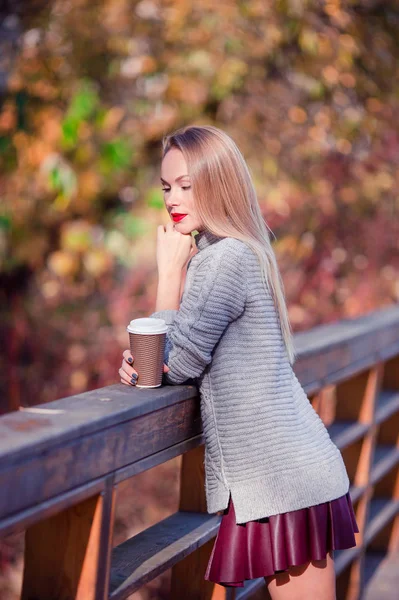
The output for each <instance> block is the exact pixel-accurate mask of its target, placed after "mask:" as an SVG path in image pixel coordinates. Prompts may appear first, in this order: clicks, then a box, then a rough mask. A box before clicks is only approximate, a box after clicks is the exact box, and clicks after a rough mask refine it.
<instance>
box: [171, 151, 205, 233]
mask: <svg viewBox="0 0 399 600" xmlns="http://www.w3.org/2000/svg"><path fill="white" fill-rule="evenodd" d="M161 182H162V189H163V197H164V202H165V206H166V209H167V211H168V213H169V214H170V217H171V219H172V221H173V223H174V225H175V229H176V231H179V232H180V233H185V234H189V233H191V232H192V231H194V230H197V231H201V230H202V229H203V227H202V223H201V221H200V220H199V218H198V216H197V213H196V210H195V207H194V198H193V194H192V190H191V182H190V176H189V175H188V169H187V163H186V160H185V158H184V156H183V154H182V153H181V152H180V150H178V149H177V148H171V149H170V150H169V151H168V152H167V153H166V155H165V156H164V158H163V160H162V165H161Z"/></svg>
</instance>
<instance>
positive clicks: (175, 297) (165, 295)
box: [155, 270, 183, 311]
mask: <svg viewBox="0 0 399 600" xmlns="http://www.w3.org/2000/svg"><path fill="white" fill-rule="evenodd" d="M182 279H183V271H181V270H176V271H171V272H169V273H160V274H159V276H158V289H157V300H156V305H155V311H159V310H168V309H172V310H178V309H179V306H180V291H181V284H182Z"/></svg>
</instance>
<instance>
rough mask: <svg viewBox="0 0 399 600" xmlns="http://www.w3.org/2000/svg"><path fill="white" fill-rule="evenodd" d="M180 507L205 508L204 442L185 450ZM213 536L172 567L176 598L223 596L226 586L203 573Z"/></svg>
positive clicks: (216, 598) (205, 599)
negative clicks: (220, 584) (206, 579)
mask: <svg viewBox="0 0 399 600" xmlns="http://www.w3.org/2000/svg"><path fill="white" fill-rule="evenodd" d="M179 510H187V511H194V512H206V498H205V472H204V446H199V447H198V448H194V449H193V450H190V451H188V452H186V453H185V454H183V456H182V465H181V474H180V504H179ZM213 543H214V539H212V540H209V542H207V543H206V544H204V545H203V546H201V548H198V549H197V550H196V551H195V552H193V553H191V554H190V555H189V556H187V557H186V558H184V559H183V560H181V561H180V562H179V563H177V564H176V565H175V566H174V567H173V568H172V583H171V596H170V597H171V598H173V600H187V599H188V598H190V600H224V598H226V592H225V589H224V588H223V587H222V586H219V585H215V584H213V583H211V582H210V581H205V579H204V575H205V570H206V566H207V564H208V560H209V557H210V554H211V551H212V546H213Z"/></svg>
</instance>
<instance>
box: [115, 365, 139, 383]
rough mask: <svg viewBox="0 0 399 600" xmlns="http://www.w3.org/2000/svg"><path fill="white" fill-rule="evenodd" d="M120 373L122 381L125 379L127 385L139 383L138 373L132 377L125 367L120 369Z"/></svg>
mask: <svg viewBox="0 0 399 600" xmlns="http://www.w3.org/2000/svg"><path fill="white" fill-rule="evenodd" d="M119 375H120V378H121V381H122V379H123V383H126V384H127V385H136V383H137V379H138V378H137V375H133V376H132V377H131V376H130V375H129V374H128V373H126V371H124V369H123V368H122V367H121V368H120V369H119Z"/></svg>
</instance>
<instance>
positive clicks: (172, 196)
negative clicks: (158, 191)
mask: <svg viewBox="0 0 399 600" xmlns="http://www.w3.org/2000/svg"><path fill="white" fill-rule="evenodd" d="M165 204H166V207H167V208H169V209H171V208H173V207H174V206H179V204H180V202H179V198H178V194H176V193H175V192H174V191H173V190H170V192H169V194H168V198H167V199H166V200H165Z"/></svg>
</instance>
